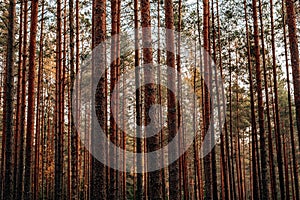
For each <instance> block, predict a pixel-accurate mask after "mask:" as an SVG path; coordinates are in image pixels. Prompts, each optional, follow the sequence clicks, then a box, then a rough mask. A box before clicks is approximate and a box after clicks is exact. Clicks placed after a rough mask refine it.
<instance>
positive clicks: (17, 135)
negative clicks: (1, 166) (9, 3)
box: [14, 2, 23, 198]
mask: <svg viewBox="0 0 300 200" xmlns="http://www.w3.org/2000/svg"><path fill="white" fill-rule="evenodd" d="M22 43H23V2H21V5H20V29H19V55H18V84H17V106H16V107H17V108H16V125H15V126H16V128H15V141H14V143H15V146H14V165H15V168H14V198H16V196H17V193H18V191H19V188H18V185H19V183H18V181H17V180H18V173H19V171H20V170H19V169H18V167H17V166H18V161H19V147H20V121H21V120H20V115H21V95H22V93H21V88H22V85H21V83H22Z"/></svg>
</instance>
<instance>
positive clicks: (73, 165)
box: [69, 0, 78, 200]
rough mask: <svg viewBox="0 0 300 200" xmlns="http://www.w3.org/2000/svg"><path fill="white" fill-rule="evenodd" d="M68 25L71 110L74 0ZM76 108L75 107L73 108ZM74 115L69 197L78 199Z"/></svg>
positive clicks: (70, 7)
mask: <svg viewBox="0 0 300 200" xmlns="http://www.w3.org/2000/svg"><path fill="white" fill-rule="evenodd" d="M69 23H70V25H69V27H70V79H71V80H70V81H71V84H70V108H69V109H70V110H69V112H71V111H72V110H73V109H74V107H75V106H76V105H73V100H72V98H73V91H74V90H73V87H74V79H75V59H74V58H75V57H74V56H75V50H74V48H75V36H74V32H75V30H74V29H75V28H74V0H69ZM75 109H76V108H75ZM74 117H75V116H73V115H71V123H70V126H71V168H72V169H71V172H72V173H71V176H72V181H71V194H70V199H74V200H75V199H78V196H77V187H78V177H77V174H78V169H77V163H78V155H77V149H78V148H77V144H78V136H77V132H76V128H75V122H74Z"/></svg>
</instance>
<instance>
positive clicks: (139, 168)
mask: <svg viewBox="0 0 300 200" xmlns="http://www.w3.org/2000/svg"><path fill="white" fill-rule="evenodd" d="M138 19H139V12H138V0H134V28H135V31H134V45H135V51H134V66H135V92H136V94H135V95H136V98H135V105H136V108H135V109H136V111H135V112H136V124H137V128H136V130H135V131H136V136H137V138H136V152H137V153H142V139H141V138H140V137H139V136H140V135H141V131H142V130H141V128H140V127H141V123H142V115H141V112H142V108H141V89H140V51H139V30H138V28H139V21H138ZM142 160H143V158H142V157H141V156H138V157H137V158H136V162H137V171H142V168H143V164H142V163H143V161H142ZM136 185H137V194H136V198H137V199H138V200H142V199H143V173H138V174H137V183H136Z"/></svg>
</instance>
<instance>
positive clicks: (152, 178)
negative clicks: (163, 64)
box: [141, 0, 162, 199]
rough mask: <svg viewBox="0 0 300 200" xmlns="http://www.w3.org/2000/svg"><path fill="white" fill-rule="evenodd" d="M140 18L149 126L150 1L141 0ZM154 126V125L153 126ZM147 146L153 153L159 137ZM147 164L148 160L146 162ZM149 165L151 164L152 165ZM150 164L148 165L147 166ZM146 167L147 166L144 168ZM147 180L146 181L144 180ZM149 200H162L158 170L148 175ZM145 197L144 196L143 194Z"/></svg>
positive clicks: (148, 131)
mask: <svg viewBox="0 0 300 200" xmlns="http://www.w3.org/2000/svg"><path fill="white" fill-rule="evenodd" d="M141 18H142V28H143V29H142V43H143V61H144V63H143V66H145V68H144V80H145V82H147V83H150V84H146V85H145V90H144V94H145V98H144V105H145V106H144V109H145V119H144V120H145V123H144V124H145V125H146V126H147V125H149V123H150V121H151V118H150V115H149V110H150V108H151V106H152V105H154V104H155V103H156V98H155V96H156V88H155V85H154V84H153V82H154V81H155V79H154V72H155V68H154V66H153V50H152V45H151V43H152V41H151V17H150V1H149V0H141ZM154 126H155V125H154ZM152 131H153V129H149V128H148V129H146V135H148V134H149V135H150V134H153V133H152ZM145 144H146V145H147V150H148V152H152V151H155V150H157V149H159V148H160V143H159V135H155V136H153V137H149V138H147V140H145ZM148 162H149V160H148ZM151 162H153V163H154V164H155V165H159V164H160V162H161V161H160V157H159V155H158V154H155V155H154V156H153V157H152V160H151ZM153 163H151V164H153ZM149 164H150V163H148V165H149ZM145 167H147V166H145ZM146 180H147V179H146ZM148 180H149V191H148V194H149V198H150V199H162V187H161V182H162V180H161V173H160V171H159V170H157V171H154V172H150V173H149V178H148ZM145 195H146V194H145Z"/></svg>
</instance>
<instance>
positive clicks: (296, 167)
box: [274, 0, 300, 200]
mask: <svg viewBox="0 0 300 200" xmlns="http://www.w3.org/2000/svg"><path fill="white" fill-rule="evenodd" d="M284 7H285V5H284V0H282V19H283V35H284V37H283V38H284V52H285V66H286V74H287V80H286V82H287V87H288V104H289V122H290V137H291V147H292V158H293V159H292V161H293V172H294V182H295V191H296V195H295V196H296V199H297V200H299V198H300V196H299V195H300V194H299V178H298V177H299V176H298V163H297V158H296V145H295V140H294V126H293V125H294V123H293V112H292V103H291V87H290V73H289V71H290V70H289V63H288V52H287V39H286V38H287V37H286V21H285V10H284ZM274 88H275V86H274Z"/></svg>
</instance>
